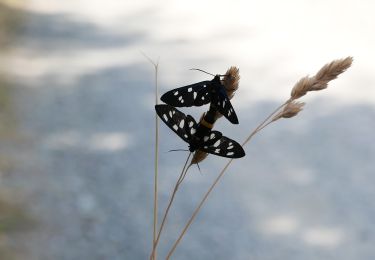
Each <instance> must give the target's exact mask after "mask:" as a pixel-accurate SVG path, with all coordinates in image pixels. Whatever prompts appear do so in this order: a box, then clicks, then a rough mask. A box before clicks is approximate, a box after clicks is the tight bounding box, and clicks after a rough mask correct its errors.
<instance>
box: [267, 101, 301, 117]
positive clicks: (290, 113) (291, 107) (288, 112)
mask: <svg viewBox="0 0 375 260" xmlns="http://www.w3.org/2000/svg"><path fill="white" fill-rule="evenodd" d="M304 105H305V103H304V102H298V101H292V102H290V103H287V104H286V106H284V108H283V109H282V110H281V111H280V112H279V113H278V114H276V115H275V116H274V117H273V119H272V122H274V121H276V120H278V119H280V118H291V117H294V116H296V115H297V114H298V113H299V112H301V111H302V109H303V106H304Z"/></svg>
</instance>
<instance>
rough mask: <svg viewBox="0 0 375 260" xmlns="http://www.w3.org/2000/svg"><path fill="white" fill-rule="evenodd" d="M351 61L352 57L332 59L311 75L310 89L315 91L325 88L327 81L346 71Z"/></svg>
mask: <svg viewBox="0 0 375 260" xmlns="http://www.w3.org/2000/svg"><path fill="white" fill-rule="evenodd" d="M352 62H353V58H352V57H347V58H345V59H339V60H334V61H332V62H331V63H328V64H326V65H324V66H323V68H321V69H320V70H319V71H318V73H316V75H315V76H314V77H313V79H314V81H315V82H314V84H313V85H312V86H311V88H310V91H317V90H322V89H325V88H327V86H328V82H329V81H331V80H334V79H335V78H337V76H338V75H340V74H341V73H343V72H344V71H346V70H347V69H348V68H349V67H350V66H351V65H352Z"/></svg>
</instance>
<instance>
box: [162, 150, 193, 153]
mask: <svg viewBox="0 0 375 260" xmlns="http://www.w3.org/2000/svg"><path fill="white" fill-rule="evenodd" d="M187 151H189V150H186V149H172V150H169V151H168V152H167V153H170V152H187Z"/></svg>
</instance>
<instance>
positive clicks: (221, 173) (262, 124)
mask: <svg viewBox="0 0 375 260" xmlns="http://www.w3.org/2000/svg"><path fill="white" fill-rule="evenodd" d="M288 102H290V101H289V100H288V101H287V102H285V103H284V104H282V105H280V106H279V107H278V108H277V109H275V110H274V111H273V112H272V113H271V114H270V115H269V116H268V117H267V118H266V119H265V120H264V121H263V122H261V123H260V124H259V125H258V126H257V127H256V128H255V129H254V130H253V131H252V132H251V134H250V135H249V136H248V137H247V138H246V140H245V141H244V142H243V144H242V146H244V145H246V144H247V143H248V142H249V141H250V139H251V138H252V137H253V136H254V135H255V134H256V133H258V132H259V131H260V130H262V129H264V128H265V127H266V126H267V125H269V124H270V123H272V122H274V121H270V120H269V119H270V118H271V117H272V116H273V115H274V114H276V113H277V112H278V111H279V110H280V109H281V108H282V107H283V106H285V105H286V104H287V103H288ZM232 161H233V159H230V160H229V162H228V163H227V164H226V165H225V166H224V168H223V169H222V170H221V172H220V173H219V175H218V176H217V177H216V179H215V180H214V182H213V183H212V185H211V186H210V188H209V189H208V191H207V192H206V193H205V195H204V196H203V199H202V200H201V201H200V203H199V204H198V206H197V207H196V208H195V210H194V212H193V214H192V215H191V217H190V219H189V220H188V222H187V224H186V225H185V227H184V229H183V230H182V232H181V233H180V236H179V237H178V238H177V240H176V241H175V243H174V244H173V246H172V249H171V250H170V251H169V253H168V255H167V258H166V259H169V258H170V257H171V255H172V254H173V252H174V250H175V249H176V247H177V245H178V244H179V243H180V241H181V239H182V237H183V236H184V235H185V233H186V230H187V229H188V228H189V226H190V225H191V223H192V222H193V220H194V219H195V217H196V215H197V214H198V212H199V210H200V209H201V207H202V206H203V204H204V202H205V201H206V199H207V198H208V196H209V195H210V193H211V191H212V190H213V189H214V187H215V186H216V184H217V183H218V182H219V180H220V179H221V178H222V177H223V175H224V174H225V172H226V170H227V168H228V167H229V165H230V164H231V163H232Z"/></svg>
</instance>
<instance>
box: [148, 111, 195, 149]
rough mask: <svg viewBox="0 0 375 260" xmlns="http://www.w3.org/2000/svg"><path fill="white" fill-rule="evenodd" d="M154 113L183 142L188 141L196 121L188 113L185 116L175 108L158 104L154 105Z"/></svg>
mask: <svg viewBox="0 0 375 260" xmlns="http://www.w3.org/2000/svg"><path fill="white" fill-rule="evenodd" d="M155 110H156V113H157V114H158V116H159V117H160V119H161V120H162V121H163V122H164V123H165V124H166V125H167V126H168V127H169V128H170V129H172V131H173V132H175V133H176V134H177V135H178V136H179V137H181V138H182V140H184V141H185V142H187V143H189V140H190V139H191V135H192V134H193V133H195V131H196V130H195V129H196V127H197V123H196V122H195V120H194V118H193V117H191V116H190V115H188V116H186V115H185V114H184V113H182V112H181V111H179V110H177V109H176V108H174V107H172V106H170V105H165V104H160V105H156V106H155Z"/></svg>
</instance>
